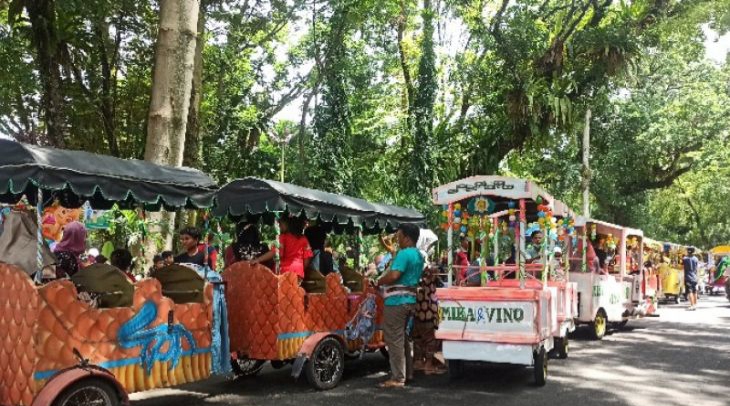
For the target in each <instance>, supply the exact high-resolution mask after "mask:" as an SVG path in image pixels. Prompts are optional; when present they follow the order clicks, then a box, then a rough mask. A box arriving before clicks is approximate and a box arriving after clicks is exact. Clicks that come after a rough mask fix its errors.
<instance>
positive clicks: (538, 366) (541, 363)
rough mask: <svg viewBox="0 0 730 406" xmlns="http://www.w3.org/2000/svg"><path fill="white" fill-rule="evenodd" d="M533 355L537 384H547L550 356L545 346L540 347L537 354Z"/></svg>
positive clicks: (540, 385) (539, 385)
mask: <svg viewBox="0 0 730 406" xmlns="http://www.w3.org/2000/svg"><path fill="white" fill-rule="evenodd" d="M533 357H534V364H535V368H533V375H534V377H535V386H538V387H542V386H545V384H546V383H547V377H548V356H547V354H546V353H545V348H540V349H539V350H538V351H537V352H536V353H535V354H533Z"/></svg>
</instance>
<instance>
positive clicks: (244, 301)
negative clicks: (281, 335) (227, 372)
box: [223, 262, 279, 359]
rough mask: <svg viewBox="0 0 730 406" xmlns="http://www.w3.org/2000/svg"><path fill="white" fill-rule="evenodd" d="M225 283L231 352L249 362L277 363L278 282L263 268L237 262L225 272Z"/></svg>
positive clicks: (275, 277)
mask: <svg viewBox="0 0 730 406" xmlns="http://www.w3.org/2000/svg"><path fill="white" fill-rule="evenodd" d="M223 280H224V281H225V282H226V283H227V286H226V301H227V302H228V321H229V336H230V343H231V351H236V352H239V353H241V354H242V355H243V356H248V357H250V358H256V359H274V358H273V357H275V355H276V335H275V333H274V332H275V330H276V324H277V322H278V315H277V313H276V312H277V306H276V303H277V299H278V298H277V291H278V283H279V279H278V278H277V276H276V275H274V274H273V273H272V272H271V271H270V270H269V269H267V268H266V267H264V266H262V265H257V266H255V267H251V266H250V265H249V264H248V263H246V262H238V263H236V264H233V265H232V266H230V267H228V268H227V269H226V270H225V271H224V272H223ZM264 331H268V333H267V334H268V335H266V334H265V333H264Z"/></svg>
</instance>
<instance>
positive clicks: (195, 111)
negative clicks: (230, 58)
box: [183, 0, 208, 168]
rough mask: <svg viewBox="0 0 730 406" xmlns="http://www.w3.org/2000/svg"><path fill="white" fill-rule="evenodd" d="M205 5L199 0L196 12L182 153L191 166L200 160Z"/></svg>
mask: <svg viewBox="0 0 730 406" xmlns="http://www.w3.org/2000/svg"><path fill="white" fill-rule="evenodd" d="M207 5H208V0H201V2H200V11H199V13H198V41H196V42H195V58H194V66H193V82H192V85H191V89H190V107H189V108H188V124H187V130H186V134H185V152H184V153H183V165H185V166H189V167H191V168H198V167H200V160H201V157H200V153H201V136H200V106H201V104H202V103H203V97H202V96H203V47H204V46H205V10H206V7H207Z"/></svg>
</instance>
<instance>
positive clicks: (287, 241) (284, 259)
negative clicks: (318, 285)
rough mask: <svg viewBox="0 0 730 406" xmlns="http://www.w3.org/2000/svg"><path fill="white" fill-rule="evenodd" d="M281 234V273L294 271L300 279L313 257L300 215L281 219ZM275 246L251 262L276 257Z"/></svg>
mask: <svg viewBox="0 0 730 406" xmlns="http://www.w3.org/2000/svg"><path fill="white" fill-rule="evenodd" d="M280 230H281V233H282V234H281V235H280V236H279V261H280V263H281V268H280V269H281V273H282V274H285V273H287V272H292V273H294V274H296V275H297V276H298V277H299V279H300V280H301V279H304V270H305V269H307V268H309V261H310V260H311V258H312V249H311V248H310V247H309V241H307V238H306V237H304V235H303V233H304V221H303V220H302V219H301V218H298V217H289V218H288V219H282V220H280ZM275 255H276V251H275V247H272V248H271V250H270V251H269V252H267V253H266V254H263V255H261V256H260V257H258V258H256V259H254V260H253V261H251V264H259V263H264V262H267V261H271V260H272V259H274V256H275Z"/></svg>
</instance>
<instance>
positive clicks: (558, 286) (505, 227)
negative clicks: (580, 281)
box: [433, 176, 576, 385]
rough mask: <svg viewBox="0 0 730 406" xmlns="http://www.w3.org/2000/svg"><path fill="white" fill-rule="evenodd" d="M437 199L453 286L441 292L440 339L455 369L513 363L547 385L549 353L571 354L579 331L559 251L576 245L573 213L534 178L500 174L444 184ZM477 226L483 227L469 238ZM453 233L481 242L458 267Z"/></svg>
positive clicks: (436, 191)
mask: <svg viewBox="0 0 730 406" xmlns="http://www.w3.org/2000/svg"><path fill="white" fill-rule="evenodd" d="M433 201H434V204H437V205H442V206H443V208H444V217H445V219H446V227H444V229H445V231H446V233H447V244H448V264H449V268H450V269H449V272H448V278H449V283H448V287H447V288H443V289H438V291H437V297H438V300H439V307H440V308H439V311H440V315H441V318H442V322H441V324H440V326H439V329H438V331H437V338H439V339H441V340H443V354H444V358H446V359H447V360H448V361H449V369H450V372H451V374H452V375H453V376H456V377H458V376H460V375H462V374H463V368H464V362H466V361H480V362H487V363H510V364H516V365H525V366H532V367H533V370H534V378H535V382H536V383H537V384H538V385H544V384H545V383H546V381H547V372H548V368H547V365H548V354H549V353H551V352H552V351H553V350H555V351H554V352H555V353H556V354H558V356H559V357H560V358H565V357H567V356H568V333H569V332H571V331H573V330H574V329H575V325H574V321H573V320H574V317H575V311H576V302H575V300H576V296H575V291H576V286H575V284H574V283H572V282H570V281H569V276H568V272H569V269H568V266H567V261H565V260H562V259H560V258H558V257H557V256H556V253H562V251H563V250H566V251H567V250H568V249H569V247H570V245H571V244H572V241H571V240H572V238H573V236H572V233H573V231H574V230H573V226H572V220H571V219H572V213H571V212H570V210H569V209H568V208H567V206H565V205H564V204H563V203H562V202H559V201H557V200H555V199H554V198H553V197H552V196H550V195H549V194H548V193H547V192H546V191H544V190H543V189H541V188H540V187H539V186H537V185H535V184H534V183H532V182H529V181H526V180H522V179H514V178H506V177H499V176H477V177H471V178H467V179H463V180H460V181H456V182H452V183H450V184H447V185H443V186H440V187H438V188H436V189H434V191H433ZM475 209H476V210H475ZM465 218H466V219H467V220H466V221H465V220H464V219H465ZM472 218H476V219H478V222H473V221H471V220H470V219H472ZM528 221H529V222H532V224H533V225H532V226H531V227H529V228H528ZM465 223H466V224H467V225H468V226H467V227H466V229H465V227H464V226H463V224H465ZM472 224H475V225H478V228H479V232H478V233H474V232H472V233H471V235H469V231H470V230H469V228H470V226H471V225H472ZM454 231H461V232H466V233H465V234H463V235H460V241H462V242H463V241H465V238H469V237H471V239H472V241H471V242H472V243H474V244H477V243H478V244H479V245H480V246H481V249H479V250H473V252H477V251H478V252H479V255H478V258H468V256H467V255H466V253H465V252H464V247H462V250H460V252H459V256H460V257H461V259H460V262H459V263H458V264H454V259H453V252H452V246H453V240H454V236H453V232H454ZM528 236H529V237H530V238H531V241H530V242H529V246H528V243H526V238H527V237H528ZM561 246H562V248H561ZM556 248H558V249H556ZM465 257H466V259H467V260H468V262H466V263H462V262H463V261H464V258H465ZM453 270H456V271H457V272H456V278H454V276H455V275H454V273H453V272H452V271H453ZM474 274H476V275H478V277H476V278H473V277H471V276H472V275H474ZM454 279H455V280H456V282H454Z"/></svg>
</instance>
